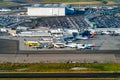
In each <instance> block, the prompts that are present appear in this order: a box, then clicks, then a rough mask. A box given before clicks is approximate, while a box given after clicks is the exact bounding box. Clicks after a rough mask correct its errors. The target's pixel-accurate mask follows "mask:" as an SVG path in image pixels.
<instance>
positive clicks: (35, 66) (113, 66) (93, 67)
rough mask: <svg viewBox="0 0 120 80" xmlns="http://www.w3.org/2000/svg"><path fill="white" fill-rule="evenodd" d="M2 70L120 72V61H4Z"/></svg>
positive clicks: (1, 65)
mask: <svg viewBox="0 0 120 80" xmlns="http://www.w3.org/2000/svg"><path fill="white" fill-rule="evenodd" d="M0 72H81V73H84V72H85V73H86V72H87V73H88V72H120V63H23V64H19V63H4V64H0Z"/></svg>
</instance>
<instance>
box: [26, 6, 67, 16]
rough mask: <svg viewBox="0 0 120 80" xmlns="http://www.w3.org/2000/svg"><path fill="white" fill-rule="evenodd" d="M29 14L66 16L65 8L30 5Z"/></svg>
mask: <svg viewBox="0 0 120 80" xmlns="http://www.w3.org/2000/svg"><path fill="white" fill-rule="evenodd" d="M27 14H28V15H29V16H65V8H61V7H56V8H49V7H47V8H46V7H37V8H36V7H29V8H28V13H27Z"/></svg>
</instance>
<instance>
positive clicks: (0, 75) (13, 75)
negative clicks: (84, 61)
mask: <svg viewBox="0 0 120 80" xmlns="http://www.w3.org/2000/svg"><path fill="white" fill-rule="evenodd" d="M0 78H120V73H33V72H32V73H0Z"/></svg>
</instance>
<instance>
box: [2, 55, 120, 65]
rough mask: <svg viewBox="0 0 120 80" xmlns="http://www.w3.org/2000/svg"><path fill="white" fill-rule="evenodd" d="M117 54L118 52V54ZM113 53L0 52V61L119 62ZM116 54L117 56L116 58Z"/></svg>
mask: <svg viewBox="0 0 120 80" xmlns="http://www.w3.org/2000/svg"><path fill="white" fill-rule="evenodd" d="M118 55H119V54H118ZM118 55H115V54H104V53H103V54H102V53H101V54H88V53H87V54H76V53H75V54H69V53H68V54H67V53H62V54H54V53H53V54H52V53H51V54H37V53H36V54H28V53H27V54H0V63H67V62H69V61H70V62H73V63H76V62H77V63H94V62H97V63H109V62H115V63H120V61H117V60H119V58H120V57H119V56H118ZM116 56H117V57H118V58H117V59H116Z"/></svg>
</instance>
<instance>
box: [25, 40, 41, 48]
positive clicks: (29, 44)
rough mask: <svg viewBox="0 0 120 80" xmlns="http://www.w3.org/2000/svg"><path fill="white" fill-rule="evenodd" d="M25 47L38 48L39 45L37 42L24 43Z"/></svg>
mask: <svg viewBox="0 0 120 80" xmlns="http://www.w3.org/2000/svg"><path fill="white" fill-rule="evenodd" d="M25 45H27V46H30V47H32V46H40V43H39V42H38V41H26V42H25Z"/></svg>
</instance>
